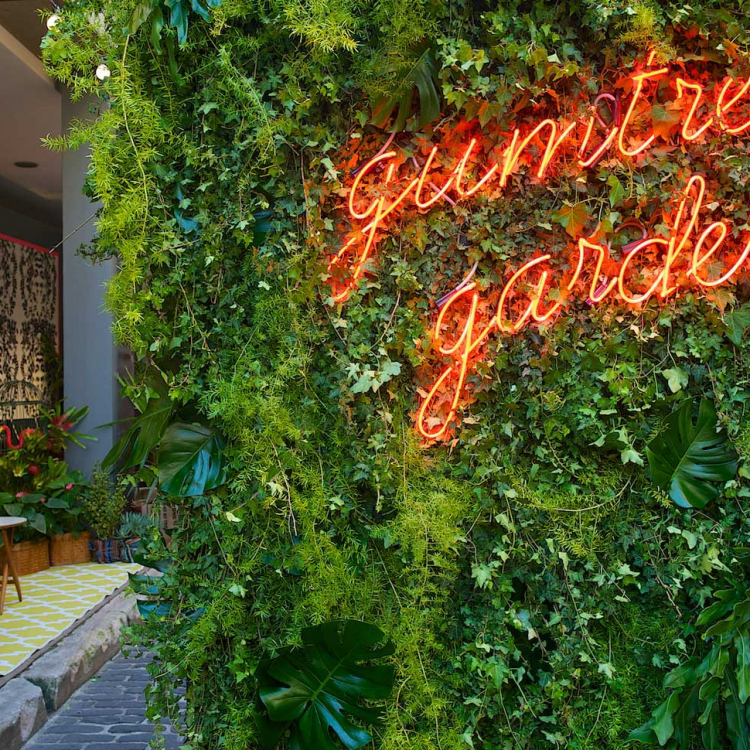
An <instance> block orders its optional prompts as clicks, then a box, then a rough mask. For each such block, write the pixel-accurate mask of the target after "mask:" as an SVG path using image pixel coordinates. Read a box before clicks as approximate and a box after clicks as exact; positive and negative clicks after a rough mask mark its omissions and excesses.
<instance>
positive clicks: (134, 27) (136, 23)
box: [128, 0, 157, 34]
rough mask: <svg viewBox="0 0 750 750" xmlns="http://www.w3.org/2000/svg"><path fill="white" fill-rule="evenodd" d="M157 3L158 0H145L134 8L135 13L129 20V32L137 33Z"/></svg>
mask: <svg viewBox="0 0 750 750" xmlns="http://www.w3.org/2000/svg"><path fill="white" fill-rule="evenodd" d="M156 5H157V2H156V0H143V1H142V2H140V3H138V5H136V6H135V8H134V9H133V13H132V15H131V16H130V20H129V21H128V33H130V34H135V32H136V31H138V29H139V28H140V27H141V25H142V24H144V23H145V22H146V21H147V20H148V17H149V16H150V15H151V13H152V12H153V10H154V8H155V7H156Z"/></svg>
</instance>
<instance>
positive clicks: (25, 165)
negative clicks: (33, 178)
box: [13, 161, 39, 169]
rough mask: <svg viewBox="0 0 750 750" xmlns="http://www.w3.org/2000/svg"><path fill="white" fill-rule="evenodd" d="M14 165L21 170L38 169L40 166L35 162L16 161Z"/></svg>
mask: <svg viewBox="0 0 750 750" xmlns="http://www.w3.org/2000/svg"><path fill="white" fill-rule="evenodd" d="M13 165H14V166H16V167H18V168H19V169H36V168H37V167H38V166H39V165H38V164H37V163H36V162H35V161H16V162H13Z"/></svg>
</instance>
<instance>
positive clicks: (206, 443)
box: [158, 422, 226, 497]
mask: <svg viewBox="0 0 750 750" xmlns="http://www.w3.org/2000/svg"><path fill="white" fill-rule="evenodd" d="M223 447H224V443H223V441H222V439H221V437H220V436H219V435H218V433H216V432H214V431H213V430H212V429H210V428H208V427H203V426H201V425H196V424H183V423H181V422H175V423H174V424H171V425H169V427H167V429H166V430H165V431H164V436H163V437H162V440H161V446H160V448H159V459H158V469H159V483H160V485H161V488H162V490H164V492H168V493H169V494H170V495H177V496H179V497H192V496H193V495H202V494H203V493H204V492H207V491H208V490H212V489H215V488H216V487H219V486H220V485H222V484H224V482H225V481H226V467H225V465H224V456H223V452H222V449H223Z"/></svg>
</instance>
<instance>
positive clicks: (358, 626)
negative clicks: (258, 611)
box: [256, 620, 394, 750]
mask: <svg viewBox="0 0 750 750" xmlns="http://www.w3.org/2000/svg"><path fill="white" fill-rule="evenodd" d="M384 640H385V635H384V634H383V633H382V632H381V631H380V630H379V629H378V628H376V627H375V626H374V625H368V624H367V623H364V622H359V621H356V620H345V621H344V620H334V621H332V622H326V623H323V624H322V625H317V626H315V627H311V628H305V629H304V630H303V631H302V646H301V647H299V648H289V649H285V650H284V651H282V652H281V654H280V655H279V656H277V657H276V658H274V659H267V660H265V661H262V662H261V663H260V664H259V666H258V669H257V671H256V677H257V679H258V683H259V685H260V691H259V695H260V700H261V701H262V703H263V705H264V706H265V710H266V712H267V717H259V719H260V722H259V723H260V725H261V731H262V734H263V740H264V743H266V744H276V743H277V741H278V739H279V738H280V736H281V734H283V732H284V731H285V730H286V729H287V728H288V729H290V730H291V738H290V743H289V746H290V748H296V749H299V750H301V749H302V748H315V750H337V744H336V742H335V740H334V737H333V734H335V735H336V736H337V737H338V739H339V740H340V741H341V742H342V743H343V744H344V746H345V747H346V748H348V750H357V748H361V747H364V746H365V745H367V744H368V743H369V742H371V741H372V735H371V734H370V733H369V732H367V731H365V730H364V729H362V728H361V727H360V726H358V725H357V724H355V723H353V722H352V721H350V720H349V719H348V718H347V715H349V716H353V717H356V718H357V719H359V720H361V721H364V722H366V723H367V724H371V725H372V724H377V723H378V722H379V720H380V715H381V712H380V711H379V710H377V709H374V708H371V707H369V706H364V705H362V703H361V701H362V700H367V701H372V700H378V699H383V698H387V697H388V696H389V695H390V693H391V690H392V688H393V679H394V668H393V667H392V666H390V665H368V666H363V665H362V662H365V661H368V662H369V661H372V660H373V659H380V658H382V657H385V656H390V655H391V654H393V653H394V647H393V644H392V643H391V642H390V641H388V642H387V643H385V645H383V646H380V647H378V644H380V643H383V641H384Z"/></svg>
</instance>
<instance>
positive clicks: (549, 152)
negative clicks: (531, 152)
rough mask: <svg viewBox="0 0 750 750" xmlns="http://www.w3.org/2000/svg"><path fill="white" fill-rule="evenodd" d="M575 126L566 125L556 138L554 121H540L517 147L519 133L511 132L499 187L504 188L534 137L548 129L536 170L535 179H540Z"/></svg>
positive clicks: (516, 130)
mask: <svg viewBox="0 0 750 750" xmlns="http://www.w3.org/2000/svg"><path fill="white" fill-rule="evenodd" d="M575 126H576V123H571V124H570V125H568V127H567V128H565V130H563V131H562V133H560V135H559V137H558V136H557V123H556V122H555V121H554V120H549V119H547V120H542V121H541V122H540V123H539V124H538V125H537V126H536V127H535V128H534V129H533V130H532V131H531V132H530V133H529V134H528V135H527V136H526V137H525V138H524V139H523V141H521V145H520V146H517V145H516V144H517V143H518V138H519V132H518V128H516V129H515V130H514V131H513V139H512V140H511V143H510V145H509V146H508V149H507V150H506V152H505V158H504V159H503V169H502V172H501V173H500V186H501V187H505V185H506V184H507V182H508V177H509V176H510V174H511V172H512V171H513V168H514V167H515V166H516V164H517V163H518V159H519V158H520V156H521V154H522V153H523V151H524V150H525V149H526V148H527V147H528V146H529V145H530V144H531V142H532V141H533V140H534V138H536V136H537V135H538V134H539V133H540V132H541V131H542V130H543V129H544V128H549V129H550V134H549V138H548V139H547V144H546V146H545V148H544V155H543V156H542V161H541V162H540V164H539V168H538V169H537V177H539V179H542V178H543V177H544V175H545V173H546V171H547V169H548V167H549V165H550V162H551V161H552V159H553V158H554V156H555V153H556V152H557V150H558V149H559V148H560V146H561V145H562V143H563V141H564V140H565V139H566V138H567V137H568V135H569V134H570V131H571V130H573V128H574V127H575Z"/></svg>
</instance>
